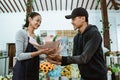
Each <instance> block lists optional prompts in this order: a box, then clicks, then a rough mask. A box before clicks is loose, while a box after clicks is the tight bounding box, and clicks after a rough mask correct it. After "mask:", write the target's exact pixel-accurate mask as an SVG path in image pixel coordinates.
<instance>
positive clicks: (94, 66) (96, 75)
mask: <svg viewBox="0 0 120 80" xmlns="http://www.w3.org/2000/svg"><path fill="white" fill-rule="evenodd" d="M68 64H78V67H79V69H80V74H81V76H82V78H84V79H85V80H106V74H107V68H106V66H105V61H104V58H103V50H102V37H101V35H100V33H99V31H98V29H97V27H96V26H95V25H88V26H87V28H86V29H85V31H84V32H83V33H82V34H81V33H80V31H78V33H77V34H76V36H75V37H74V45H73V56H67V57H62V65H68Z"/></svg>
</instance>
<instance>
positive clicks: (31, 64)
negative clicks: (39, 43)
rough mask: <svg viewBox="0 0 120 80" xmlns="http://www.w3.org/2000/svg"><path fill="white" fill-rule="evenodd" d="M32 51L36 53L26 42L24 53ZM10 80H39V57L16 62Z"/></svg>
mask: <svg viewBox="0 0 120 80" xmlns="http://www.w3.org/2000/svg"><path fill="white" fill-rule="evenodd" d="M28 41H29V40H28ZM34 51H37V49H36V48H35V47H34V46H33V45H32V44H30V43H29V42H28V45H27V48H26V50H25V52H34ZM25 54H27V53H25ZM12 80H39V56H36V57H34V58H31V59H27V60H22V61H17V62H16V64H15V66H14V68H13V77H12Z"/></svg>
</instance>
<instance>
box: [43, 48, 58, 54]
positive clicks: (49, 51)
mask: <svg viewBox="0 0 120 80" xmlns="http://www.w3.org/2000/svg"><path fill="white" fill-rule="evenodd" d="M55 52H56V49H53V48H51V49H48V50H45V51H43V53H44V54H46V55H51V54H54V53H55Z"/></svg>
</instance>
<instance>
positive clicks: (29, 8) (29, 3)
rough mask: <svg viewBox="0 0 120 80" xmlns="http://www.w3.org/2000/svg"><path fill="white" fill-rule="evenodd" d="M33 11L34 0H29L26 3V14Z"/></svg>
mask: <svg viewBox="0 0 120 80" xmlns="http://www.w3.org/2000/svg"><path fill="white" fill-rule="evenodd" d="M30 12H32V0H27V4H26V15H27V14H28V13H30Z"/></svg>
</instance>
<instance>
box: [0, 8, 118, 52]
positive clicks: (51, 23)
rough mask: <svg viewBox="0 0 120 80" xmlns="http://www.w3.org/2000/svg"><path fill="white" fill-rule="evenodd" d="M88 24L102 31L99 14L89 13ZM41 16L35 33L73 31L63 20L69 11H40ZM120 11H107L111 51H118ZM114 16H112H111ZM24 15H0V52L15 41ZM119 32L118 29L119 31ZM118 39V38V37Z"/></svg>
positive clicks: (68, 21)
mask: <svg viewBox="0 0 120 80" xmlns="http://www.w3.org/2000/svg"><path fill="white" fill-rule="evenodd" d="M88 12H89V22H90V23H91V24H95V25H97V27H98V28H99V30H100V31H101V30H102V23H101V22H100V20H101V12H100V11H91V10H90V11H89V10H88ZM39 13H40V14H41V16H42V24H41V26H40V28H39V29H38V30H36V33H37V34H39V33H40V32H39V31H40V30H73V26H72V25H71V20H68V19H65V17H64V16H65V15H66V14H70V13H71V11H40V12H39ZM118 14H120V11H109V22H110V24H111V25H112V26H111V28H110V34H111V35H110V38H111V39H112V41H113V43H112V47H111V48H112V50H120V47H119V48H118V45H120V42H119V41H120V39H119V41H118V40H117V37H118V35H117V33H120V32H119V31H118V30H117V28H118V27H120V22H119V19H120V15H118ZM113 15H114V16H113ZM24 19H25V13H22V12H21V13H4V14H3V13H0V26H1V29H0V50H1V49H2V50H5V49H6V43H12V42H14V41H15V33H16V31H18V30H19V29H21V28H22V25H23V24H24ZM119 30H120V29H119ZM117 31H118V32H117ZM119 38H120V37H119Z"/></svg>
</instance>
